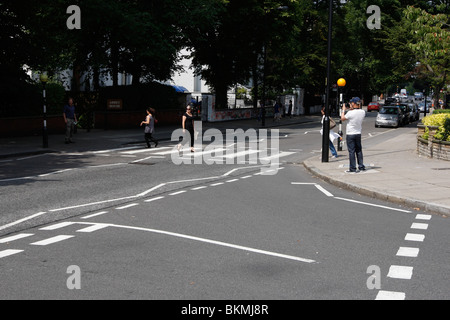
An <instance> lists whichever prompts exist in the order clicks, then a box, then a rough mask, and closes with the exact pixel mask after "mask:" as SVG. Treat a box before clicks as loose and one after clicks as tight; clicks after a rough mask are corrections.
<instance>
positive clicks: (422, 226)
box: [411, 222, 428, 230]
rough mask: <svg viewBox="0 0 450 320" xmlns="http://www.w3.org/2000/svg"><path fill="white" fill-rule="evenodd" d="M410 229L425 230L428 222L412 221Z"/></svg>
mask: <svg viewBox="0 0 450 320" xmlns="http://www.w3.org/2000/svg"><path fill="white" fill-rule="evenodd" d="M411 229H419V230H427V229H428V223H416V222H414V223H413V224H412V225H411Z"/></svg>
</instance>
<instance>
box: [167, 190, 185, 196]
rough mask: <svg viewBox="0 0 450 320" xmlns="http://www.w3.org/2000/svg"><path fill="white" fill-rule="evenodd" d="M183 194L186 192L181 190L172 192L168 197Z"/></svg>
mask: <svg viewBox="0 0 450 320" xmlns="http://www.w3.org/2000/svg"><path fill="white" fill-rule="evenodd" d="M185 192H186V190H181V191H177V192H174V193H170V194H169V196H176V195H179V194H182V193H185Z"/></svg>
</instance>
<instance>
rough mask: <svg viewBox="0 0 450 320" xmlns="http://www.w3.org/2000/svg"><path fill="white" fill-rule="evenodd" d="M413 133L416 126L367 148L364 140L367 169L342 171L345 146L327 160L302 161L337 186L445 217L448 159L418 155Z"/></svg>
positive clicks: (449, 201)
mask: <svg viewBox="0 0 450 320" xmlns="http://www.w3.org/2000/svg"><path fill="white" fill-rule="evenodd" d="M416 135H417V130H412V131H411V133H405V134H401V135H399V136H398V137H396V138H393V139H391V140H387V141H385V142H383V143H381V144H379V145H376V146H374V147H372V148H368V149H364V143H363V153H364V162H365V164H366V168H367V169H368V170H367V171H366V172H359V173H345V171H346V170H348V165H349V158H348V153H347V150H346V149H345V148H344V150H343V151H341V152H339V158H337V159H330V162H328V163H322V160H321V159H319V157H318V156H315V157H314V158H310V159H308V160H306V161H304V163H303V164H304V166H305V168H306V169H307V170H309V171H310V172H311V173H312V174H314V175H316V176H318V177H319V178H321V179H323V180H325V181H327V182H329V183H331V184H334V185H336V186H339V187H342V188H345V189H349V190H352V191H354V192H357V193H360V194H363V195H367V196H370V197H375V198H378V199H380V200H387V201H391V202H394V203H398V204H401V205H404V206H407V207H411V208H412V209H416V208H417V209H421V210H424V211H427V212H430V213H435V214H440V215H443V216H447V217H448V216H450V197H449V195H450V162H447V161H441V160H436V159H428V158H423V157H419V155H418V154H417V152H416V145H417V140H416Z"/></svg>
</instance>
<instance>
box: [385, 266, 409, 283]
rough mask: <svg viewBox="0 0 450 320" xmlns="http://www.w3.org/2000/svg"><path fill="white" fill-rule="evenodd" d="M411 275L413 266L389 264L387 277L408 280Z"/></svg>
mask: <svg viewBox="0 0 450 320" xmlns="http://www.w3.org/2000/svg"><path fill="white" fill-rule="evenodd" d="M412 275H413V267H405V266H391V267H390V268H389V273H388V275H387V276H388V278H394V279H405V280H410V279H411V278H412Z"/></svg>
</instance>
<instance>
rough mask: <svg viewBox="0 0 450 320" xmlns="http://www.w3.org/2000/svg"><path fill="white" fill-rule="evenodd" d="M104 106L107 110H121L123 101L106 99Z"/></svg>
mask: <svg viewBox="0 0 450 320" xmlns="http://www.w3.org/2000/svg"><path fill="white" fill-rule="evenodd" d="M106 108H107V109H108V110H122V109H123V101H122V99H108V100H107V102H106Z"/></svg>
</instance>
